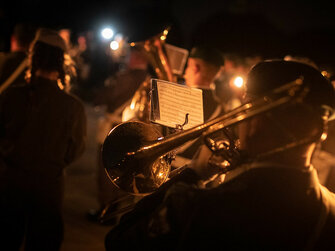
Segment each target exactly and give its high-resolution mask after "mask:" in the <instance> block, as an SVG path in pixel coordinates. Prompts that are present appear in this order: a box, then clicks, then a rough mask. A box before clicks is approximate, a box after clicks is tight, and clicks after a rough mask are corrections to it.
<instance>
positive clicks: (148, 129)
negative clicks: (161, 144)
mask: <svg viewBox="0 0 335 251" xmlns="http://www.w3.org/2000/svg"><path fill="white" fill-rule="evenodd" d="M161 137H162V135H161V133H160V132H159V131H158V130H157V129H156V128H155V127H154V126H152V125H150V124H146V123H143V122H126V123H121V124H119V125H117V126H116V127H114V128H113V129H112V130H111V131H110V133H109V135H108V136H107V138H106V140H105V142H104V144H103V146H102V160H103V163H104V166H105V170H106V172H107V175H108V177H109V178H110V180H111V181H112V182H113V183H114V184H115V185H116V186H117V187H119V188H120V189H123V190H124V191H126V192H128V193H130V194H134V195H139V194H141V195H143V194H149V193H151V192H153V191H154V190H156V189H157V188H158V187H159V186H161V185H162V184H163V183H164V182H165V181H166V179H167V178H168V176H169V173H170V163H169V161H168V160H167V159H166V158H165V157H164V156H161V155H159V156H157V155H156V154H150V155H145V156H142V155H140V156H139V155H138V154H136V151H137V150H138V149H140V148H142V147H143V146H144V145H145V144H147V143H149V142H153V141H157V139H159V138H161ZM111 155H113V156H112V157H111ZM152 163H153V164H152Z"/></svg>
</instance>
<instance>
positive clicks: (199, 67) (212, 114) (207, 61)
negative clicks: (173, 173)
mask: <svg viewBox="0 0 335 251" xmlns="http://www.w3.org/2000/svg"><path fill="white" fill-rule="evenodd" d="M223 65H224V59H223V56H222V55H221V52H220V51H219V50H217V49H214V48H211V47H206V46H195V47H193V48H192V50H191V52H190V55H189V58H188V60H187V65H186V68H185V73H184V79H185V84H186V85H187V86H190V87H194V88H198V89H201V90H202V99H203V116H204V121H205V122H206V121H208V120H210V119H214V118H216V117H217V116H219V115H221V114H223V113H224V112H226V111H225V109H224V107H223V106H222V104H221V102H220V100H219V98H218V97H217V96H216V92H215V84H214V79H215V77H216V76H217V74H218V73H219V71H220V68H221V67H222V66H223ZM200 145H201V141H200V140H194V141H191V142H188V143H186V144H185V145H183V146H182V147H181V148H179V149H178V152H177V153H178V154H177V155H176V156H175V160H174V161H173V162H172V165H173V167H175V168H178V167H181V166H184V165H185V164H188V163H189V162H190V161H191V159H192V156H193V155H194V153H195V151H196V150H197V149H198V148H199V146H200Z"/></svg>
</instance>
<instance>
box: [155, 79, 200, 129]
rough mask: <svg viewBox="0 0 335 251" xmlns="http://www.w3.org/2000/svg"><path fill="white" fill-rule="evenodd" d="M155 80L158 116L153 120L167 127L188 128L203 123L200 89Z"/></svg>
mask: <svg viewBox="0 0 335 251" xmlns="http://www.w3.org/2000/svg"><path fill="white" fill-rule="evenodd" d="M155 81H157V93H158V97H157V98H158V104H159V105H158V107H159V108H158V109H159V117H158V118H157V119H156V120H155V121H154V122H155V123H158V124H162V125H165V126H168V127H172V128H176V126H177V125H183V124H184V122H185V116H186V114H188V123H187V124H186V125H184V127H183V128H184V129H188V128H191V127H194V126H197V125H200V124H203V123H204V118H203V101H202V90H200V89H196V88H191V87H188V86H185V85H180V84H176V83H171V82H167V81H163V80H155Z"/></svg>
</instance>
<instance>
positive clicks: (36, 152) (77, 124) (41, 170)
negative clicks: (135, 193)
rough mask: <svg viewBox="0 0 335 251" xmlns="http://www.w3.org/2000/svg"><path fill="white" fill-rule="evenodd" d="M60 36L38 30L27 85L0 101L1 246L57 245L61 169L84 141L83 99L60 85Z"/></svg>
mask: <svg viewBox="0 0 335 251" xmlns="http://www.w3.org/2000/svg"><path fill="white" fill-rule="evenodd" d="M65 51H66V47H65V43H64V40H63V39H62V38H61V37H60V36H59V35H58V34H57V32H56V31H53V30H49V29H39V30H38V32H37V34H36V37H35V40H34V41H33V44H32V46H31V51H30V56H29V59H30V65H29V68H30V73H31V75H30V79H29V84H28V85H25V86H20V87H13V88H9V89H7V90H6V91H5V92H4V93H3V95H2V96H1V100H0V154H1V155H0V156H1V161H2V163H4V164H5V165H2V168H1V173H0V228H1V234H0V243H1V244H0V245H1V247H2V248H3V249H4V250H19V248H20V246H21V245H22V244H23V245H24V247H25V250H60V247H61V243H62V240H63V218H62V211H63V208H62V207H63V193H64V184H63V183H64V174H63V171H64V168H65V167H66V166H67V165H69V164H70V163H72V162H73V161H75V160H76V159H78V158H79V157H80V156H81V154H82V153H83V151H84V148H85V141H86V115H85V110H84V106H83V104H82V102H81V101H80V100H79V99H78V98H76V97H74V96H72V95H69V94H67V93H66V92H64V91H63V90H61V88H60V87H61V86H63V84H64V75H65V73H64V52H65Z"/></svg>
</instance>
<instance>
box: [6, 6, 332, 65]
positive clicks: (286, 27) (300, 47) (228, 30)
mask: <svg viewBox="0 0 335 251" xmlns="http://www.w3.org/2000/svg"><path fill="white" fill-rule="evenodd" d="M3 2H4V1H3ZM1 5H2V6H1V7H0V19H1V26H2V27H1V30H2V32H1V44H0V46H1V47H0V49H1V50H6V49H7V48H8V36H9V34H10V32H11V28H12V26H13V24H14V23H15V22H18V21H30V22H35V23H38V24H40V25H44V26H49V27H52V28H57V29H58V28H70V29H71V30H72V32H73V36H76V34H78V33H80V32H83V31H85V30H95V31H97V32H98V31H99V29H100V28H101V27H102V26H103V25H104V24H111V25H112V26H113V27H115V29H116V30H117V31H120V32H123V33H125V34H126V35H127V36H129V37H131V38H132V39H135V40H140V39H144V38H145V37H147V36H148V35H150V34H153V33H155V32H156V31H157V30H158V29H161V27H163V26H164V25H166V24H170V25H171V32H170V33H169V36H168V40H167V42H168V43H171V44H174V45H177V46H180V47H183V48H187V49H189V48H190V47H191V46H192V45H193V44H196V43H206V44H210V45H214V46H217V47H219V48H220V49H221V50H222V51H223V52H229V53H237V54H239V55H242V56H249V55H261V56H263V57H265V58H270V57H283V56H285V55H287V54H290V55H297V56H298V55H299V56H306V57H310V58H311V59H312V60H314V61H315V62H316V63H318V64H319V65H334V56H335V52H334V49H333V46H334V45H335V16H334V14H333V10H332V7H331V5H330V2H328V1H324V0H318V1H309V0H304V1H303V0H299V1H297V0H292V1H287V0H272V1H266V0H253V1H252V0H228V1H217V0H206V1H196V0H195V1H182V0H178V1H177V0H170V1H166V0H162V1H154V0H138V1H135V0H132V1H129V0H119V1H113V0H110V1H90V2H84V1H82V2H80V1H74V0H72V1H64V0H59V1H42V0H32V1H20V2H17V1H8V0H7V1H6V2H4V3H2V4H1Z"/></svg>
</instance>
